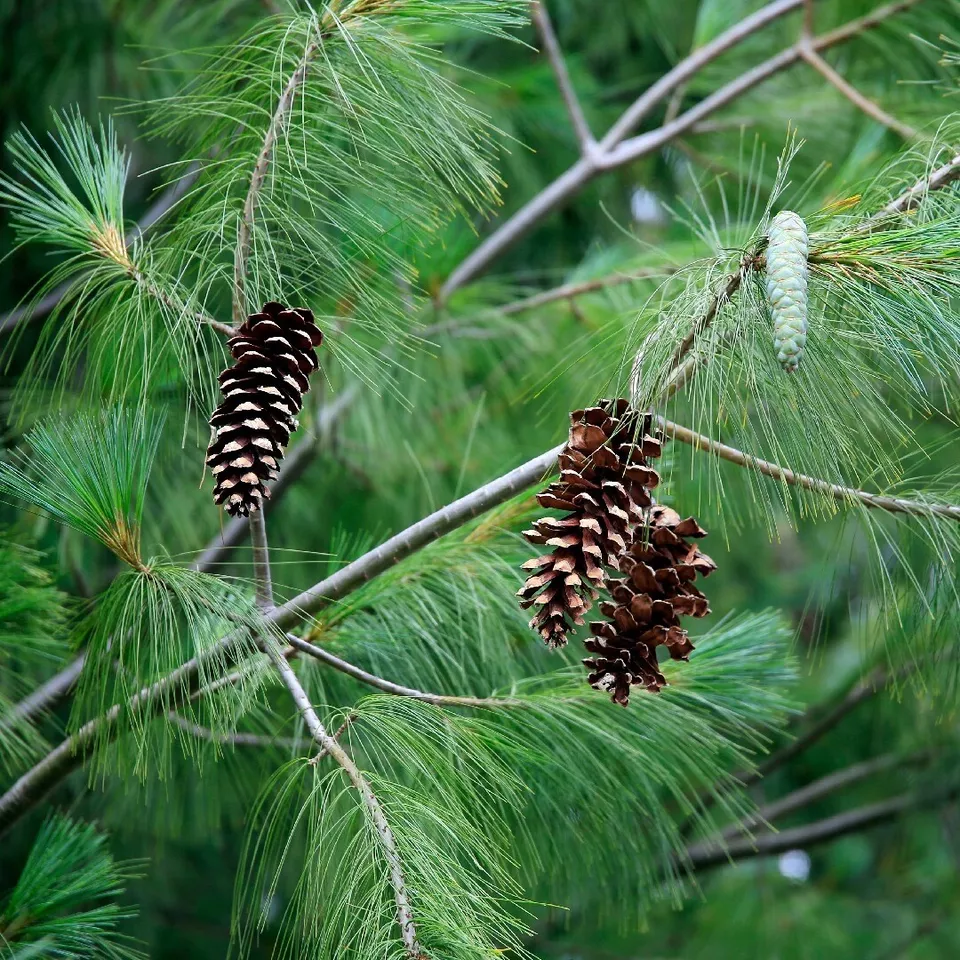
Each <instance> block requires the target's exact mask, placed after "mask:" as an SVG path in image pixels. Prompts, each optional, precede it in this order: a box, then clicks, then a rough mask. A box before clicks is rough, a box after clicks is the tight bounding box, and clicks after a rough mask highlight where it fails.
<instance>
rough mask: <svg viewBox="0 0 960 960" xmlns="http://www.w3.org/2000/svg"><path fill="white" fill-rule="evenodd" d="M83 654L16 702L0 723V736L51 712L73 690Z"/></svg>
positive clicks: (81, 664)
mask: <svg viewBox="0 0 960 960" xmlns="http://www.w3.org/2000/svg"><path fill="white" fill-rule="evenodd" d="M84 656H85V655H84V654H82V653H81V654H80V656H79V657H77V658H76V659H75V660H73V661H72V662H71V663H69V664H68V665H67V666H66V667H64V668H63V669H62V670H61V671H60V672H59V673H56V674H54V675H53V676H52V677H51V678H50V679H49V680H47V681H46V682H44V683H42V684H41V685H40V686H39V687H37V689H36V690H34V691H32V692H31V693H29V694H27V696H25V697H24V698H23V699H22V700H20V701H18V702H17V703H16V704H15V705H14V707H13V709H12V710H11V711H10V714H9V716H7V717H5V718H4V720H3V722H2V723H0V735H2V733H3V731H4V730H5V729H6V730H9V729H11V728H13V727H15V726H17V725H18V724H20V723H31V722H32V721H33V720H35V719H36V718H37V717H39V716H40V715H41V714H42V713H47V712H49V711H50V710H52V709H53V708H54V707H55V706H56V705H57V704H58V703H59V702H60V701H61V700H63V699H64V697H66V696H67V695H68V694H69V693H70V691H71V690H72V689H73V686H74V684H75V683H76V682H77V678H78V677H79V676H80V671H81V670H83V661H84Z"/></svg>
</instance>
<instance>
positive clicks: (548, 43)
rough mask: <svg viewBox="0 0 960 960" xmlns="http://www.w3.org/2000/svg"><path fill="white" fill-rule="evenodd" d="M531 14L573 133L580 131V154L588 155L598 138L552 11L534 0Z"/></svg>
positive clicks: (578, 139)
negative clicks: (573, 78)
mask: <svg viewBox="0 0 960 960" xmlns="http://www.w3.org/2000/svg"><path fill="white" fill-rule="evenodd" d="M530 16H531V19H532V20H533V23H534V26H535V27H536V28H537V33H538V34H539V35H540V40H541V41H542V43H543V52H544V53H545V54H546V55H547V59H548V60H549V61H550V69H551V70H553V76H554V79H555V80H556V82H557V86H558V87H559V88H560V95H561V96H562V97H563V103H564V105H565V106H566V108H567V114H568V115H569V117H570V123H571V124H572V126H573V130H574V133H575V134H576V135H577V142H578V143H579V144H580V154H581V156H584V157H586V156H589V155H590V154H591V153H592V151H593V150H594V148H595V147H596V140H594V138H593V134H592V133H591V132H590V125H589V124H588V123H587V118H586V117H585V116H584V114H583V108H582V107H581V106H580V101H579V99H578V98H577V94H576V91H575V90H574V89H573V83H572V82H571V81H570V74H569V72H568V71H567V64H566V62H565V61H564V59H563V53H562V51H561V50H560V44H559V43H558V42H557V35H556V34H555V33H554V30H553V24H552V23H551V22H550V15H549V14H548V13H547V8H546V6H545V5H544V3H543V0H532V2H531V4H530Z"/></svg>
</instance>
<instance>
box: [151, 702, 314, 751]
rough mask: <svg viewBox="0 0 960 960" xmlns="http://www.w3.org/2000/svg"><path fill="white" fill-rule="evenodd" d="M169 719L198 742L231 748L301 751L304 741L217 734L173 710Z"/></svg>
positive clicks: (251, 734)
mask: <svg viewBox="0 0 960 960" xmlns="http://www.w3.org/2000/svg"><path fill="white" fill-rule="evenodd" d="M167 719H168V720H169V721H170V722H171V723H173V724H175V725H176V726H178V727H180V728H181V729H182V730H186V731H187V733H189V734H191V736H194V737H196V738H197V739H198V740H208V741H209V742H210V743H219V744H223V745H225V746H231V747H272V748H276V749H280V750H300V749H301V748H302V747H303V745H304V741H303V740H300V739H298V738H296V737H262V736H259V735H258V734H255V733H236V732H234V733H217V731H216V730H211V729H210V728H209V727H202V726H200V724H198V723H193V722H192V721H190V720H188V719H187V718H186V717H184V716H181V715H180V714H179V713H176V712H175V711H173V710H171V711H170V712H169V713H168V714H167Z"/></svg>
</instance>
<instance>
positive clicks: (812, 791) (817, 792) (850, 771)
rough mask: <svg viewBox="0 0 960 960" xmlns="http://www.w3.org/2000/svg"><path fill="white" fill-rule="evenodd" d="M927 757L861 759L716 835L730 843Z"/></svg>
mask: <svg viewBox="0 0 960 960" xmlns="http://www.w3.org/2000/svg"><path fill="white" fill-rule="evenodd" d="M929 757H930V751H929V750H922V751H919V752H917V753H915V754H913V755H912V756H909V757H904V756H902V755H901V754H896V753H887V754H884V755H883V756H881V757H874V758H873V759H872V760H864V761H863V762H862V763H854V764H852V765H851V766H849V767H845V768H844V769H843V770H837V771H835V772H834V773H830V774H827V776H825V777H820V779H819V780H814V781H813V782H811V783H808V784H806V785H805V786H803V787H800V788H799V789H798V790H794V791H793V792H792V793H788V794H787V795H786V796H785V797H781V798H780V799H779V800H774V801H772V802H771V803H768V804H765V805H764V806H762V807H760V808H759V809H758V810H757V812H756V813H754V814H753V815H752V816H749V817H746V818H745V819H744V820H741V821H740V822H739V823H735V824H732V825H731V826H729V827H726V828H725V829H724V830H722V831H721V832H720V834H719V835H718V836H719V838H720V839H722V840H732V839H733V838H734V837H737V836H739V835H740V834H743V833H749V832H750V831H751V830H755V829H756V828H757V827H761V828H763V827H764V826H765V824H768V823H773V822H774V821H775V820H776V819H777V818H778V817H783V816H786V815H787V814H788V813H793V812H794V811H795V810H801V809H802V808H803V807H806V806H809V805H810V804H811V803H816V801H818V800H822V799H823V798H824V797H828V796H830V795H831V794H833V793H836V792H837V791H838V790H843V789H844V788H845V787H849V786H852V785H853V784H855V783H859V782H860V781H861V780H866V779H868V778H869V777H872V776H874V775H875V774H877V773H883V772H885V771H887V770H891V769H893V768H894V767H899V766H907V765H911V764H915V763H921V762H923V761H924V760H927V759H928V758H929Z"/></svg>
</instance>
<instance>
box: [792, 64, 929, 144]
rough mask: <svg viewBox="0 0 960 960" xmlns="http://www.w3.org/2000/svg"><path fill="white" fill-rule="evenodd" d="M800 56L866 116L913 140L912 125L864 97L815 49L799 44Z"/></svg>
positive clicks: (913, 131)
mask: <svg viewBox="0 0 960 960" xmlns="http://www.w3.org/2000/svg"><path fill="white" fill-rule="evenodd" d="M800 56H802V57H803V59H804V60H806V62H807V63H809V64H810V66H811V67H813V69H814V70H816V71H817V73H819V74H820V76H822V77H823V78H824V80H826V81H827V83H829V84H831V85H832V86H834V87H836V89H837V90H839V91H840V93H842V94H843V96H845V97H846V98H847V99H848V100H849V101H850V102H851V103H852V104H853V105H854V106H855V107H856V108H857V109H858V110H861V111H862V112H863V113H865V114H866V115H867V116H868V117H870V118H871V119H873V120H876V121H877V123H880V124H883V126H885V127H889V128H890V129H891V130H893V131H894V132H895V133H898V134H899V135H900V136H901V137H903V139H904V140H913V139H914V138H915V137H916V136H917V131H916V130H914V129H913V127H911V126H910V125H909V124H906V123H903V122H901V121H900V120H898V119H897V118H896V117H894V116H891V115H890V114H889V113H887V111H886V110H884V109H883V108H882V107H881V106H880V105H879V104H876V103H874V102H873V101H872V100H871V99H870V98H869V97H865V96H864V95H863V94H862V93H861V92H860V91H859V90H858V89H857V88H856V87H855V86H853V84H851V83H848V82H847V81H846V80H845V79H844V78H843V77H842V76H841V75H840V74H839V73H837V71H836V70H834V69H833V67H831V66H830V64H829V63H827V61H826V60H824V59H823V57H821V56H820V54H819V53H817V52H816V51H815V50H813V49H810V48H809V47H806V46H803V45H801V47H800Z"/></svg>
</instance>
